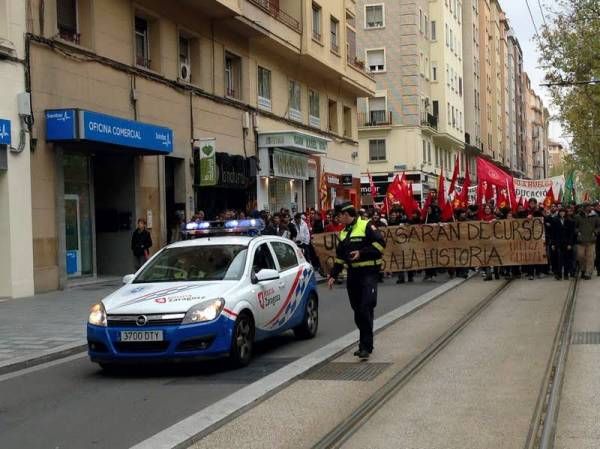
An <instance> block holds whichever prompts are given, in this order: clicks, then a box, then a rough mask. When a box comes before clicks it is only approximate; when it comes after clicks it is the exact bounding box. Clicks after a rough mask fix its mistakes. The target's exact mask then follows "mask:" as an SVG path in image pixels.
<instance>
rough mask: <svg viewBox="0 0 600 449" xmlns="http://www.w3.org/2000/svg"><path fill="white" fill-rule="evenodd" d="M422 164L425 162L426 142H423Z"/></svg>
mask: <svg viewBox="0 0 600 449" xmlns="http://www.w3.org/2000/svg"><path fill="white" fill-rule="evenodd" d="M423 162H427V142H425V140H423Z"/></svg>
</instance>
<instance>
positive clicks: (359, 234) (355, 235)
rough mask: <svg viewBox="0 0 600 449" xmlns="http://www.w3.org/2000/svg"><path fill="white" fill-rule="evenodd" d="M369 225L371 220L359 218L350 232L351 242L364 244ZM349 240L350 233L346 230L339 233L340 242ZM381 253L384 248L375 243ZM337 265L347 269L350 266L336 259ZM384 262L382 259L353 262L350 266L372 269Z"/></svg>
mask: <svg viewBox="0 0 600 449" xmlns="http://www.w3.org/2000/svg"><path fill="white" fill-rule="evenodd" d="M368 224H369V220H363V219H362V218H360V217H359V218H358V219H357V220H356V223H354V226H352V229H351V230H350V237H349V238H350V241H351V242H362V241H363V240H364V239H365V238H366V237H367V225H368ZM346 238H348V231H347V230H346V228H344V229H342V230H341V231H340V233H339V239H340V242H343V241H344V240H346ZM373 246H375V247H376V248H377V249H378V250H379V251H380V252H382V253H383V247H382V246H381V245H380V244H379V243H373ZM335 262H336V263H339V264H342V265H344V266H345V267H347V266H348V265H347V264H346V263H345V262H344V261H343V260H342V259H338V258H336V259H335ZM382 262H383V261H382V260H381V259H376V260H365V261H362V262H353V263H351V264H350V266H351V267H352V268H360V267H372V266H375V265H381V263H382Z"/></svg>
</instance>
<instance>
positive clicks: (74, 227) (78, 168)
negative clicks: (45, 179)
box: [63, 152, 94, 277]
mask: <svg viewBox="0 0 600 449" xmlns="http://www.w3.org/2000/svg"><path fill="white" fill-rule="evenodd" d="M63 160H64V176H65V242H66V251H67V252H66V268H67V276H69V277H77V276H84V275H91V274H93V270H94V267H93V263H92V248H93V242H92V219H91V208H90V205H91V200H90V170H89V158H88V157H87V156H85V155H82V154H77V153H68V152H65V154H64V159H63Z"/></svg>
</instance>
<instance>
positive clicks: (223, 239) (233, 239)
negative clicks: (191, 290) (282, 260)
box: [169, 235, 292, 248]
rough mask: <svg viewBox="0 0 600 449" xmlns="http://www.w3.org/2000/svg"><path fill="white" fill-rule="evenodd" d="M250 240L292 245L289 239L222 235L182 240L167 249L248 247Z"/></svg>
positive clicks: (271, 236) (272, 236)
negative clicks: (213, 246) (225, 246)
mask: <svg viewBox="0 0 600 449" xmlns="http://www.w3.org/2000/svg"><path fill="white" fill-rule="evenodd" d="M252 240H264V241H269V242H277V241H279V242H285V243H292V241H291V240H290V239H286V238H284V237H278V236H275V235H257V236H248V235H223V236H215V237H210V236H204V237H201V238H196V239H192V240H183V241H181V242H176V243H171V244H170V245H169V248H184V247H189V246H208V245H244V246H248V245H249V244H250V242H251V241H252Z"/></svg>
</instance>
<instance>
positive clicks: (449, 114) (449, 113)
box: [448, 103, 452, 126]
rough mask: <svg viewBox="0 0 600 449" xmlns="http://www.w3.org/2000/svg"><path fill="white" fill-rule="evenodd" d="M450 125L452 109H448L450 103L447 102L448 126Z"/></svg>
mask: <svg viewBox="0 0 600 449" xmlns="http://www.w3.org/2000/svg"><path fill="white" fill-rule="evenodd" d="M450 125H452V111H450V103H448V126H450Z"/></svg>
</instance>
